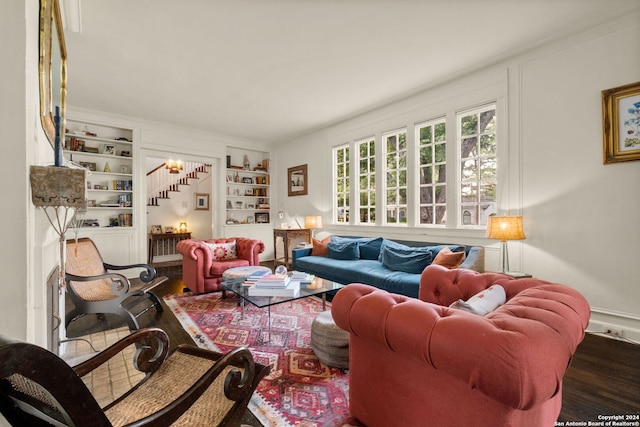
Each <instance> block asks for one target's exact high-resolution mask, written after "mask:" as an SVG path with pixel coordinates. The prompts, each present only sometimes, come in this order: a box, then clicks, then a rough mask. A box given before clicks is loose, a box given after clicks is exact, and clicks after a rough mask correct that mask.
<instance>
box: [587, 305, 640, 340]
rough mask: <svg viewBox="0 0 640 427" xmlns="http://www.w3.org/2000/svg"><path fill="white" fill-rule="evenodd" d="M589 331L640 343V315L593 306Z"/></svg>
mask: <svg viewBox="0 0 640 427" xmlns="http://www.w3.org/2000/svg"><path fill="white" fill-rule="evenodd" d="M587 332H590V333H593V334H599V335H603V336H606V337H609V338H614V339H620V340H622V341H629V342H633V343H634V344H640V317H638V316H635V315H631V314H628V313H619V312H614V311H610V310H605V309H599V308H592V309H591V319H590V320H589V326H588V327H587Z"/></svg>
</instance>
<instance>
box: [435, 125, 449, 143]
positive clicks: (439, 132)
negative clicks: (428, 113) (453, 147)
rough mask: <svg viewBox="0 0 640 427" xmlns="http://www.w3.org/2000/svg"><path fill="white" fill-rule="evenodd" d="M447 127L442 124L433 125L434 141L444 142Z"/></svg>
mask: <svg viewBox="0 0 640 427" xmlns="http://www.w3.org/2000/svg"><path fill="white" fill-rule="evenodd" d="M446 130H447V125H446V124H445V123H444V122H441V123H438V124H436V125H435V129H434V132H435V141H436V142H445V141H446V140H447V132H446Z"/></svg>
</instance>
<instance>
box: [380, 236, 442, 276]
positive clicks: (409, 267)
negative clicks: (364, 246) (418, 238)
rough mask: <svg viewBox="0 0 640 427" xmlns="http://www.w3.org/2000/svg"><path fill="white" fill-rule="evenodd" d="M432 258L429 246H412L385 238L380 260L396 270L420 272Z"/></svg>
mask: <svg viewBox="0 0 640 427" xmlns="http://www.w3.org/2000/svg"><path fill="white" fill-rule="evenodd" d="M432 260H433V255H432V254H431V251H430V250H429V248H428V247H410V246H406V245H401V244H400V243H396V242H391V241H389V240H384V241H383V242H382V246H381V248H380V262H382V265H384V266H385V267H387V268H388V269H390V270H394V271H404V272H405V273H413V274H420V273H422V270H424V269H425V268H427V266H428V265H429V264H431V261H432Z"/></svg>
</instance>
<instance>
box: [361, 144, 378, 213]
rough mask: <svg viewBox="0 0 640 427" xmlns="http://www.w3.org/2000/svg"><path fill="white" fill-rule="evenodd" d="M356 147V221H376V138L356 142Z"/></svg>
mask: <svg viewBox="0 0 640 427" xmlns="http://www.w3.org/2000/svg"><path fill="white" fill-rule="evenodd" d="M356 147H357V148H358V163H359V165H360V166H359V168H358V194H359V197H358V221H359V223H360V224H375V223H376V140H375V139H374V138H368V139H364V140H361V141H358V142H356Z"/></svg>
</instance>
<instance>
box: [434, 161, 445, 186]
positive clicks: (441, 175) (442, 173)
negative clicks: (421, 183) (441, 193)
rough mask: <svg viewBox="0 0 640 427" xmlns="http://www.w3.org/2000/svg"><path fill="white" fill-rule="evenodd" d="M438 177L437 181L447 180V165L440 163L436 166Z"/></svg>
mask: <svg viewBox="0 0 640 427" xmlns="http://www.w3.org/2000/svg"><path fill="white" fill-rule="evenodd" d="M435 172H436V179H435V182H442V183H444V182H447V166H446V165H438V166H436V167H435Z"/></svg>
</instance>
